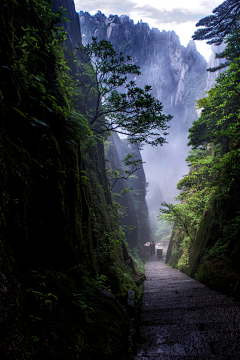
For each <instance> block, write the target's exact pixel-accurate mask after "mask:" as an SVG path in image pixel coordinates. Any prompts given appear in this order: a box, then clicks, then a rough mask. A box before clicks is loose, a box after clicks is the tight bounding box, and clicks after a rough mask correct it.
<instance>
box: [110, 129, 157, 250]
mask: <svg viewBox="0 0 240 360" xmlns="http://www.w3.org/2000/svg"><path fill="white" fill-rule="evenodd" d="M109 141H110V143H111V145H110V146H109V148H108V150H107V151H106V160H107V161H108V162H107V166H108V168H109V169H115V170H117V169H119V168H124V164H123V162H122V160H123V159H124V158H125V157H126V156H127V154H129V153H130V154H134V156H136V158H135V159H137V158H138V159H140V160H141V159H142V157H141V153H140V151H139V149H138V148H137V147H136V146H134V145H131V144H129V143H128V141H127V140H121V139H120V138H119V136H118V135H117V134H116V133H113V134H112V137H110V138H109ZM137 167H138V170H137V171H134V173H133V174H132V175H133V176H130V177H129V179H128V180H126V179H123V178H119V179H118V180H117V181H116V182H115V180H116V178H113V179H112V181H111V183H112V185H113V187H112V191H113V193H116V194H120V193H121V191H122V190H124V189H127V188H131V189H132V190H131V191H129V192H127V193H126V194H123V195H121V197H119V196H118V195H115V197H114V198H115V201H116V202H117V203H118V204H119V205H121V206H122V210H123V214H122V216H120V224H121V225H122V226H123V228H124V229H125V230H126V237H127V241H128V244H129V246H130V248H133V247H135V248H137V247H141V246H140V244H141V245H143V244H144V243H146V242H147V241H151V230H150V224H149V215H148V207H147V203H146V186H147V183H146V177H145V173H144V169H143V166H142V164H140V165H139V166H137ZM123 177H126V175H124V174H123ZM114 183H115V184H114Z"/></svg>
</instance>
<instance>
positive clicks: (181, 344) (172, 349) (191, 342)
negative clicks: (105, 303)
mask: <svg viewBox="0 0 240 360" xmlns="http://www.w3.org/2000/svg"><path fill="white" fill-rule="evenodd" d="M145 275H146V278H147V279H146V281H145V284H144V295H143V303H142V310H141V325H140V341H139V342H140V343H139V344H138V351H137V355H136V356H135V357H134V359H135V360H147V359H154V360H182V359H189V360H190V359H191V360H192V359H194V360H195V359H204V360H205V359H226V360H236V359H240V304H238V303H235V302H234V301H232V300H231V299H228V298H227V297H225V296H224V295H221V294H219V293H217V292H215V291H213V290H211V289H209V288H207V287H206V286H205V285H203V284H201V283H199V282H197V281H195V280H193V279H191V278H189V277H188V276H186V275H184V274H182V273H181V272H180V271H177V270H175V269H172V268H171V267H169V266H167V265H165V264H164V262H163V261H162V260H161V261H159V260H158V259H157V257H156V255H153V256H152V257H151V259H150V261H149V262H148V263H147V264H146V267H145Z"/></svg>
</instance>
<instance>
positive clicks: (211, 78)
mask: <svg viewBox="0 0 240 360" xmlns="http://www.w3.org/2000/svg"><path fill="white" fill-rule="evenodd" d="M225 47H226V46H225V44H221V45H219V46H217V45H214V44H212V45H211V50H212V54H211V56H210V59H209V61H208V64H207V69H209V68H214V67H217V66H219V65H220V64H222V63H224V61H226V60H225V59H216V54H218V53H221V52H223V51H224V49H225ZM224 70H226V68H223V69H220V70H217V71H214V72H210V71H208V72H207V84H206V88H205V91H208V90H210V89H211V87H212V86H213V85H214V84H215V81H216V79H217V77H218V76H219V75H220V74H221V73H222V72H223V71H224Z"/></svg>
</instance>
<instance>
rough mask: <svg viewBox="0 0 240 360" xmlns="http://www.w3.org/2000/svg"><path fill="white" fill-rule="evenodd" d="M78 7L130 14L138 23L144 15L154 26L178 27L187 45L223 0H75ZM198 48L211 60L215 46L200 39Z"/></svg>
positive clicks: (108, 13) (182, 39)
mask: <svg viewBox="0 0 240 360" xmlns="http://www.w3.org/2000/svg"><path fill="white" fill-rule="evenodd" d="M74 1H75V6H76V10H77V11H80V10H83V11H87V12H89V13H90V14H91V15H93V14H95V13H96V12H97V11H98V10H101V11H102V13H104V14H105V15H106V16H109V15H110V14H113V15H128V16H129V17H130V18H131V19H133V20H134V23H135V24H136V23H137V22H138V21H140V20H141V19H142V21H143V22H147V23H148V24H149V25H150V27H151V28H152V27H156V28H158V29H159V30H166V31H168V30H174V31H175V32H176V33H177V35H178V36H179V38H180V41H181V44H182V45H184V46H187V44H188V42H189V40H191V36H192V35H193V33H194V31H195V30H196V27H195V24H196V23H197V21H198V20H200V19H201V18H203V17H205V16H207V15H210V14H211V13H212V10H213V9H214V8H215V7H217V6H218V5H219V4H221V3H222V2H223V0H221V1H219V0H209V1H207V0H204V1H203V0H181V1H179V0H120V1H116V0H74ZM196 45H197V48H198V51H199V52H200V53H201V54H202V55H203V56H204V57H205V58H206V60H207V61H208V59H209V56H210V54H211V48H210V46H209V45H207V44H205V42H203V41H196Z"/></svg>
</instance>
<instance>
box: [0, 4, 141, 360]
mask: <svg viewBox="0 0 240 360" xmlns="http://www.w3.org/2000/svg"><path fill="white" fill-rule="evenodd" d="M38 3H39V4H41V2H38ZM27 4H28V5H27ZM34 4H35V3H34V2H33V5H34ZM59 5H60V6H61V5H62V4H61V3H60V4H59ZM66 7H67V9H68V12H69V14H68V15H67V17H68V18H70V20H71V14H73V16H74V19H72V20H74V21H73V23H78V20H76V19H77V17H76V13H75V9H74V5H73V2H72V1H68V2H66ZM32 11H33V14H34V15H36V16H37V14H36V12H35V10H34V9H33V10H32V9H31V8H30V6H29V3H27V2H26V1H24V0H22V1H20V2H17V4H16V3H14V2H8V3H1V4H0V16H1V34H2V35H1V39H0V55H1V56H0V75H1V77H0V95H1V97H0V105H1V114H0V162H1V164H0V178H1V182H0V303H1V308H0V315H1V320H2V321H1V324H0V333H1V344H0V357H1V358H2V359H6V358H7V359H9V360H16V359H19V360H23V359H24V360H25V359H31V360H35V359H36V360H40V359H43V358H46V359H78V358H81V359H96V358H98V359H117V358H123V357H124V356H125V354H126V353H127V349H128V341H127V340H128V335H129V319H128V316H127V313H126V311H125V310H124V308H123V306H122V304H120V302H119V300H118V299H117V297H118V298H119V299H120V300H121V301H122V302H123V301H124V299H125V294H126V292H127V289H128V288H129V287H133V288H134V286H135V285H134V283H133V281H132V280H131V277H130V275H129V276H128V277H127V279H126V276H124V275H126V274H127V270H126V266H125V264H124V253H127V252H126V249H125V247H124V244H123V242H122V241H121V238H120V237H118V226H119V225H118V221H117V216H116V211H115V210H114V207H113V204H112V197H111V193H110V191H109V186H108V181H107V178H106V173H105V164H104V150H103V143H102V142H101V141H97V143H96V145H94V146H92V147H91V148H89V149H88V153H86V150H84V151H83V150H82V144H81V139H80V138H78V137H77V136H73V138H72V139H71V138H70V139H69V136H70V135H69V134H70V133H69V132H68V129H67V127H66V124H65V119H64V118H63V116H62V115H61V114H59V113H57V112H56V111H49V110H48V109H46V107H44V106H40V105H36V104H37V103H36V101H37V98H36V96H37V95H36V93H34V91H33V89H29V88H27V87H26V82H24V81H20V80H21V76H23V74H24V71H25V70H24V69H23V70H22V69H19V68H18V67H17V66H16V61H17V52H16V51H17V50H16V48H15V47H14V41H15V40H14V39H15V37H17V36H19V32H21V27H24V26H27V25H29V24H30V25H32V26H33V23H34V21H35V20H34V17H33V16H32V15H33V14H32ZM79 32H80V28H79ZM47 59H48V60H49V64H48V65H49V66H48V67H47V68H46V77H47V76H49V84H50V85H49V87H50V90H52V94H53V95H54V96H55V98H56V99H57V101H59V103H60V104H61V106H65V107H66V108H68V106H69V104H68V102H67V98H66V96H65V94H64V92H62V91H61V90H60V89H58V88H54V87H53V88H51V81H53V80H54V78H56V77H57V76H58V74H56V73H54V71H53V70H54V56H51V54H50V55H49V57H48V58H47ZM34 65H35V64H34V63H33V64H31V69H32V71H35V74H37V71H38V69H36V68H35V67H34ZM49 69H51V71H53V72H49V73H48V71H49ZM52 79H53V80H52ZM50 80H51V81H50ZM34 97H35V98H34ZM16 109H17V110H16ZM24 113H25V114H26V113H28V115H29V116H26V115H24ZM30 115H31V117H36V118H37V119H38V122H31V121H29V118H30ZM69 140H73V144H74V145H73V146H71V142H69ZM84 171H86V173H85V172H84ZM85 175H86V177H87V180H86V179H85ZM94 209H95V210H94ZM100 238H101V239H100ZM99 239H100V240H101V242H99V241H100V240H99ZM100 245H101V246H102V247H104V246H105V247H104V252H102V254H101V255H102V260H101V259H100V258H99V256H98V252H99V246H100ZM110 245H111V246H110ZM102 249H103V248H102ZM125 256H126V255H125ZM104 276H105V277H104ZM106 276H108V279H107V280H106ZM106 281H107V283H106ZM110 287H111V289H112V293H110V292H109V291H107V290H106V288H110ZM115 295H116V296H115Z"/></svg>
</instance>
